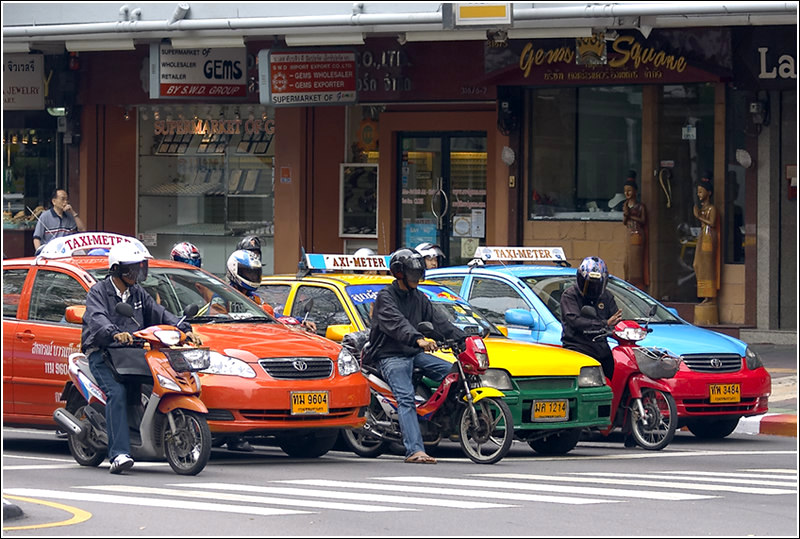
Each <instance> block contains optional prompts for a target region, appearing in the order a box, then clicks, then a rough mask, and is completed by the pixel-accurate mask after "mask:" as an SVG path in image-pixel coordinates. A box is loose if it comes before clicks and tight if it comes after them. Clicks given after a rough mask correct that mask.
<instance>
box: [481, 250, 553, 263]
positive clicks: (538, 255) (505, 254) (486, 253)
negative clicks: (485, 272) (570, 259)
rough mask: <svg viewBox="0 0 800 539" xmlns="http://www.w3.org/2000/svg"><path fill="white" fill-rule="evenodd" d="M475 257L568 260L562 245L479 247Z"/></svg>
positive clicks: (514, 260) (485, 259)
mask: <svg viewBox="0 0 800 539" xmlns="http://www.w3.org/2000/svg"><path fill="white" fill-rule="evenodd" d="M473 258H474V259H479V260H483V261H485V262H489V261H494V262H517V261H519V262H559V263H560V262H563V263H566V262H567V257H566V256H565V255H564V249H562V248H561V247H478V248H477V249H475V254H474V255H473Z"/></svg>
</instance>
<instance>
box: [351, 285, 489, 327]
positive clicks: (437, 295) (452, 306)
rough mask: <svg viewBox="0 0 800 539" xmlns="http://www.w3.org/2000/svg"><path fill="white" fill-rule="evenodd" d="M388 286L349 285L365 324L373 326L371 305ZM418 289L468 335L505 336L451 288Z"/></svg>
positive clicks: (430, 287) (420, 287)
mask: <svg viewBox="0 0 800 539" xmlns="http://www.w3.org/2000/svg"><path fill="white" fill-rule="evenodd" d="M385 286H387V285H386V284H364V285H351V286H348V287H347V288H346V291H347V295H348V296H350V300H351V301H352V302H353V305H354V306H355V308H356V311H358V315H359V316H360V317H361V320H362V322H363V323H364V326H365V327H370V325H371V322H372V316H371V314H372V306H373V305H374V303H375V298H376V297H377V295H378V292H379V291H380V290H381V289H383V287H385ZM419 290H421V291H422V292H424V293H425V295H426V296H428V299H429V300H431V303H433V308H434V309H438V310H439V311H440V312H443V313H444V314H445V316H447V319H448V320H449V321H450V322H451V323H452V324H453V325H455V326H456V327H458V328H459V329H461V330H462V331H464V332H465V333H467V334H473V335H476V334H480V335H486V334H487V333H488V334H489V335H492V336H495V337H497V336H502V335H503V334H502V333H500V330H498V329H497V328H496V327H495V326H494V325H493V324H492V323H491V322H489V321H488V320H487V319H486V318H485V317H484V316H483V314H481V313H480V312H479V311H478V310H476V309H475V308H474V307H472V306H471V305H470V304H469V303H467V302H466V301H464V300H463V299H461V298H460V297H458V296H456V295H455V294H454V293H453V292H452V291H451V290H449V289H447V288H444V287H442V286H436V285H427V284H421V285H419Z"/></svg>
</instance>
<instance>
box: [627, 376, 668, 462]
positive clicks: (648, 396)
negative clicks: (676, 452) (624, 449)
mask: <svg viewBox="0 0 800 539" xmlns="http://www.w3.org/2000/svg"><path fill="white" fill-rule="evenodd" d="M642 406H643V407H644V412H645V415H644V417H642V416H641V414H640V413H639V410H638V407H637V406H636V403H633V404H632V406H631V431H632V432H631V434H632V435H633V439H634V440H636V443H637V444H639V445H640V446H641V447H643V448H644V449H648V450H650V451H658V450H660V449H664V448H665V447H667V445H669V443H670V442H671V441H672V438H673V437H674V436H675V429H676V427H677V426H678V409H677V407H676V406H675V399H674V398H673V397H672V395H670V394H669V393H665V392H663V391H661V390H659V389H651V388H645V389H642Z"/></svg>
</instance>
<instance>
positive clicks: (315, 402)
mask: <svg viewBox="0 0 800 539" xmlns="http://www.w3.org/2000/svg"><path fill="white" fill-rule="evenodd" d="M291 399H292V415H302V414H327V413H328V392H327V391H292V393H291Z"/></svg>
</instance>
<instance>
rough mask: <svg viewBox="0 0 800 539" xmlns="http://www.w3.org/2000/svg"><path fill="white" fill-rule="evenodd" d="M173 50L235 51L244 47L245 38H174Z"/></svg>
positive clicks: (172, 40)
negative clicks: (234, 49)
mask: <svg viewBox="0 0 800 539" xmlns="http://www.w3.org/2000/svg"><path fill="white" fill-rule="evenodd" d="M170 41H171V43H172V48H173V49H233V48H237V47H244V36H218V37H212V36H209V37H202V36H194V37H173V38H172V39H171V40H170Z"/></svg>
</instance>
